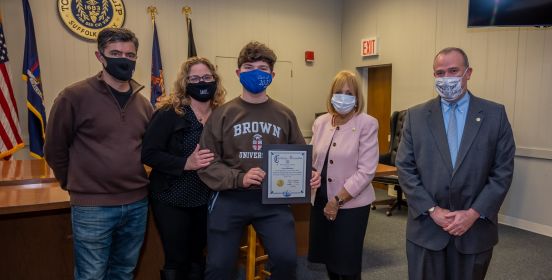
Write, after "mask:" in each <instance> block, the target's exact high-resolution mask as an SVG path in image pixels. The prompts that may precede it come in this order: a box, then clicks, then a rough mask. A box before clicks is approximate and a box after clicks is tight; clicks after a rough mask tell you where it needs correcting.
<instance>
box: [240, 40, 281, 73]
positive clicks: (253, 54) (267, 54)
mask: <svg viewBox="0 0 552 280" xmlns="http://www.w3.org/2000/svg"><path fill="white" fill-rule="evenodd" d="M276 59H277V57H276V54H275V53H274V51H273V50H272V49H270V48H269V47H268V46H267V45H265V44H263V43H260V42H257V41H252V42H249V43H248V44H247V45H245V46H244V47H243V48H242V49H241V51H240V55H239V56H238V68H240V67H241V66H242V64H244V63H246V62H256V61H264V62H266V63H268V66H269V67H270V70H271V71H272V70H274V63H276Z"/></svg>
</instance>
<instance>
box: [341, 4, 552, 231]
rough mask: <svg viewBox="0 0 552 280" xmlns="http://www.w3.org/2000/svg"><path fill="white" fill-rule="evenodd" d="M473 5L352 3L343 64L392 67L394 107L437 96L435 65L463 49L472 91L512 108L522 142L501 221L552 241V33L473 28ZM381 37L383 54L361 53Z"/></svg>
mask: <svg viewBox="0 0 552 280" xmlns="http://www.w3.org/2000/svg"><path fill="white" fill-rule="evenodd" d="M467 6H468V1H467V0H447V1H438V0H393V1H389V0H370V1H366V0H346V1H344V5H343V21H342V26H343V32H342V38H343V40H342V42H343V45H342V57H343V64H342V67H343V68H346V69H355V68H359V67H365V66H372V65H380V64H392V69H393V70H392V71H393V73H392V75H393V82H392V110H399V109H405V108H408V107H410V106H412V105H415V104H418V103H421V102H423V101H425V100H427V99H429V98H431V97H433V96H435V93H434V92H433V76H432V62H433V57H434V55H435V53H436V52H438V51H439V50H440V49H442V48H444V47H448V46H457V47H461V48H463V49H464V50H465V51H466V52H467V53H468V56H469V58H470V64H471V66H472V67H473V69H474V72H473V74H472V76H471V80H470V82H469V88H470V90H471V91H473V93H474V94H475V95H477V96H480V97H483V98H487V99H490V100H494V101H496V102H499V103H502V104H504V105H505V106H506V109H507V112H508V116H509V118H510V122H511V123H512V126H513V128H514V134H515V139H516V145H517V157H516V168H515V174H514V182H513V184H512V187H511V189H510V192H509V194H508V197H507V198H506V201H505V203H504V204H503V206H502V210H501V214H502V215H503V216H502V218H503V219H502V220H503V221H504V222H505V223H509V224H512V225H515V226H519V227H522V228H526V229H529V230H533V231H537V232H540V233H544V234H547V235H551V236H552V216H551V215H548V213H552V204H551V203H550V202H549V198H550V197H552V189H551V188H550V182H552V125H551V124H550V120H549V119H550V117H549V116H548V115H549V111H550V110H551V109H552V79H551V77H552V30H550V29H535V28H480V29H468V28H467V27H466V23H467ZM372 36H377V37H378V39H379V43H380V44H379V53H380V55H379V56H378V57H372V58H365V59H363V58H362V57H361V56H360V40H361V39H362V38H367V37H372Z"/></svg>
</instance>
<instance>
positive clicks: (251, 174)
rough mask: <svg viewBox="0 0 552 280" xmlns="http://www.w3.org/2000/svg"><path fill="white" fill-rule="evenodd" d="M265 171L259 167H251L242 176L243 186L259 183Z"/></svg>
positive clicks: (247, 186)
mask: <svg viewBox="0 0 552 280" xmlns="http://www.w3.org/2000/svg"><path fill="white" fill-rule="evenodd" d="M265 175H266V173H265V172H264V171H263V170H262V169H261V168H259V167H253V168H251V169H249V171H247V173H245V176H243V187H244V188H249V187H251V186H254V185H257V186H259V185H261V183H262V181H263V179H264V177H265Z"/></svg>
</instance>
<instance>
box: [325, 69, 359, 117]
mask: <svg viewBox="0 0 552 280" xmlns="http://www.w3.org/2000/svg"><path fill="white" fill-rule="evenodd" d="M345 85H348V86H349V88H350V89H351V94H352V95H353V96H354V97H355V98H356V105H355V108H354V109H353V111H354V112H355V114H356V115H358V114H360V113H361V112H362V110H363V109H364V97H363V95H362V93H359V89H360V85H359V83H358V79H357V77H356V75H355V73H353V72H351V71H345V70H344V71H340V72H339V73H337V75H335V78H334V80H333V83H332V87H331V88H330V94H329V95H328V98H327V100H326V108H327V109H328V113H330V114H332V115H338V114H339V113H337V111H335V109H334V107H333V106H332V97H333V95H334V93H336V92H339V91H341V89H342V88H343V87H344V86H345Z"/></svg>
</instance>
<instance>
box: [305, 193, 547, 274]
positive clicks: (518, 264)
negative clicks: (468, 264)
mask: <svg viewBox="0 0 552 280" xmlns="http://www.w3.org/2000/svg"><path fill="white" fill-rule="evenodd" d="M377 195H378V197H382V196H385V195H386V192H385V191H381V190H377ZM405 227H406V209H403V210H401V211H395V212H394V213H393V216H391V217H387V216H386V215H385V207H384V206H380V207H379V208H378V209H376V210H373V211H371V212H370V218H369V222H368V229H367V231H366V237H365V240H364V255H363V272H362V279H364V280H379V279H381V280H394V279H397V280H405V279H408V276H407V263H406V253H405ZM499 240H500V241H499V243H498V245H497V246H496V247H495V248H494V252H493V259H492V261H491V265H490V267H489V271H488V273H487V278H486V279H489V280H505V279H506V280H508V279H520V280H521V279H523V280H552V238H551V237H547V236H543V235H539V234H535V233H532V232H528V231H524V230H520V229H517V228H513V227H509V226H505V225H500V227H499ZM297 274H298V276H297V279H299V280H310V279H312V280H324V279H328V278H327V276H326V271H325V267H324V266H323V265H320V264H313V263H309V262H308V261H307V260H306V258H305V257H300V258H299V265H298V270H297Z"/></svg>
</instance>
